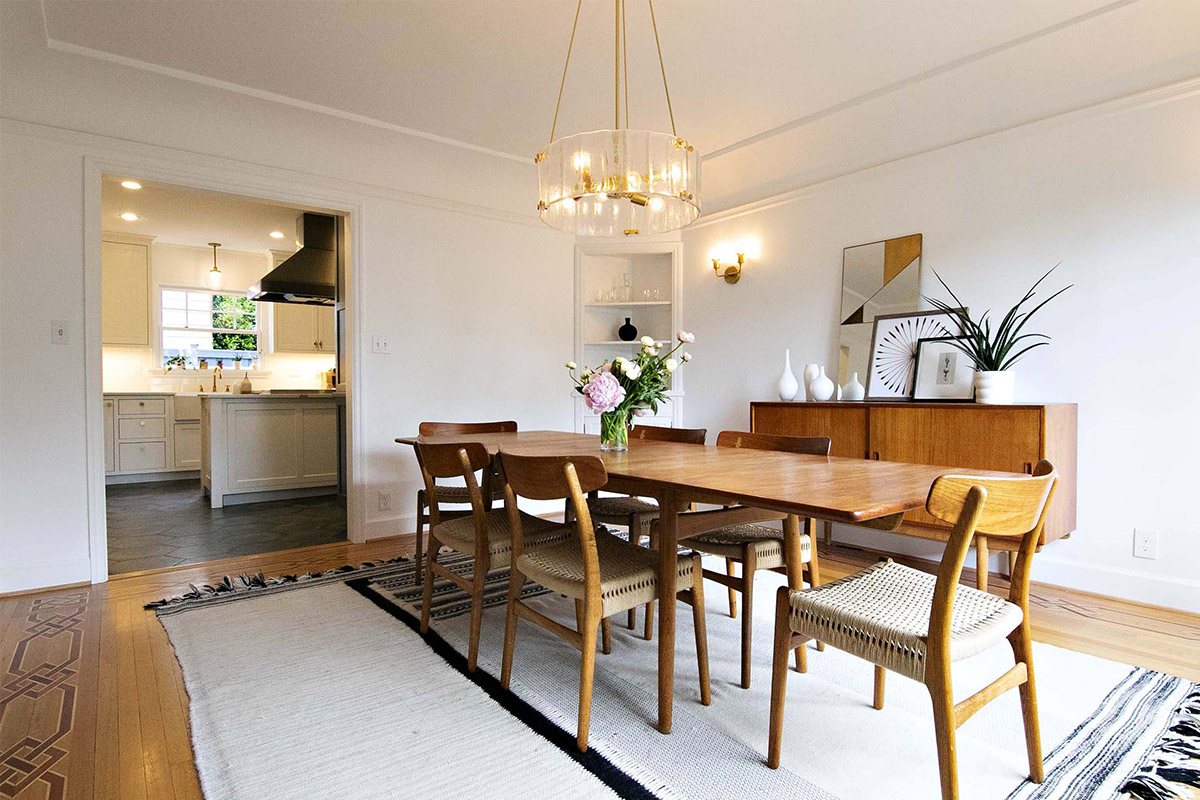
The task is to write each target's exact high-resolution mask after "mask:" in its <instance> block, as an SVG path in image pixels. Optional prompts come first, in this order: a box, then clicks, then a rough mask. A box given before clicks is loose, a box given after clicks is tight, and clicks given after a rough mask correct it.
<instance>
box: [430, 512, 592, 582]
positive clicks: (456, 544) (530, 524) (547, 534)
mask: <svg viewBox="0 0 1200 800" xmlns="http://www.w3.org/2000/svg"><path fill="white" fill-rule="evenodd" d="M484 520H485V524H486V526H487V537H488V554H489V555H490V557H491V566H492V569H495V568H497V567H507V566H508V564H509V561H510V560H511V558H512V529H511V528H510V527H509V524H508V510H507V509H504V508H498V509H496V510H494V511H489V512H487V513H486V514H484ZM521 532H522V533H523V534H524V536H525V546H526V547H529V546H536V545H542V544H549V543H552V542H560V541H564V540H565V539H566V538H567V537H568V536H569V535H570V532H571V527H570V526H569V525H560V524H559V523H557V522H550V521H549V520H544V519H542V518H541V517H535V516H533V515H531V514H526V513H525V512H524V511H522V512H521ZM433 533H434V535H435V536H437V538H438V541H440V542H441V543H442V544H444V545H446V546H447V547H449V548H450V549H452V550H455V551H457V552H459V553H462V554H464V555H468V556H473V555H475V519H474V517H469V516H468V517H458V518H456V519H452V520H447V521H446V522H443V523H441V524H440V525H437V526H435V527H434V529H433Z"/></svg>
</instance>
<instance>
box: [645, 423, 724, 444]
mask: <svg viewBox="0 0 1200 800" xmlns="http://www.w3.org/2000/svg"><path fill="white" fill-rule="evenodd" d="M706 436H708V428H663V427H660V426H658V425H638V426H637V427H636V428H634V429H633V431H631V432H630V434H629V438H631V439H646V440H648V441H653V442H676V443H678V444H704V437H706Z"/></svg>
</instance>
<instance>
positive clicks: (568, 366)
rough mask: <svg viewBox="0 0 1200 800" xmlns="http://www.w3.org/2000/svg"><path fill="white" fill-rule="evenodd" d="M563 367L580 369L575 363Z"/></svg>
mask: <svg viewBox="0 0 1200 800" xmlns="http://www.w3.org/2000/svg"><path fill="white" fill-rule="evenodd" d="M563 366H564V367H566V368H567V369H578V366H577V365H576V364H575V362H574V361H568V362H567V363H566V364H563Z"/></svg>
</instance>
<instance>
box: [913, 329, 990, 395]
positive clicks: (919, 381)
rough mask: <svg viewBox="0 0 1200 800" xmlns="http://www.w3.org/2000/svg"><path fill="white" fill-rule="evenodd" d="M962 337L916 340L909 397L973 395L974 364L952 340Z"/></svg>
mask: <svg viewBox="0 0 1200 800" xmlns="http://www.w3.org/2000/svg"><path fill="white" fill-rule="evenodd" d="M963 338H964V337H962V336H947V337H943V338H937V339H922V340H921V341H919V342H917V363H916V379H915V381H914V383H913V400H971V399H972V398H973V397H974V396H975V385H974V384H975V364H974V363H973V362H972V361H971V359H970V358H969V357H968V356H967V354H966V353H964V352H963V351H962V350H959V349H958V348H957V347H955V346H954V342H958V341H962V340H963Z"/></svg>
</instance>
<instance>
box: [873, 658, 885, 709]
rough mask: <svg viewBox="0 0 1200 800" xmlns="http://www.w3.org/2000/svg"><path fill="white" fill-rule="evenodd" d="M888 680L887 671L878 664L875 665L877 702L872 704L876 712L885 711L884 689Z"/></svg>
mask: <svg viewBox="0 0 1200 800" xmlns="http://www.w3.org/2000/svg"><path fill="white" fill-rule="evenodd" d="M886 680H887V670H886V669H884V668H883V667H881V666H879V665H878V664H876V665H875V702H874V703H873V704H872V705H874V707H875V710H876V711H882V710H883V688H884V683H885V681H886Z"/></svg>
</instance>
